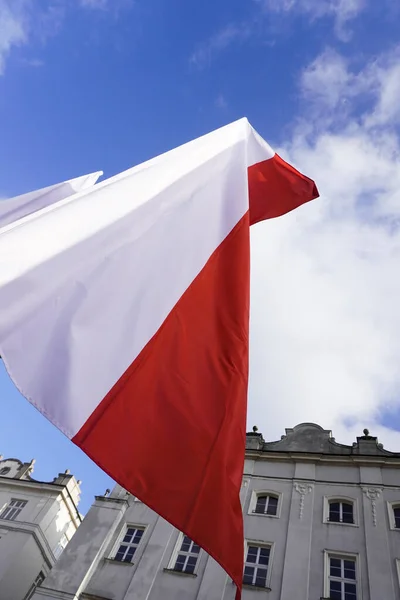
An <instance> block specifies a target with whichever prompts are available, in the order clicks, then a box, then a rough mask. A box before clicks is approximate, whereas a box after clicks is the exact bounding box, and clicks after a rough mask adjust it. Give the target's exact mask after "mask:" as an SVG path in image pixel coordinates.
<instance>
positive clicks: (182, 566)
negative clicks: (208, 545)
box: [173, 535, 200, 574]
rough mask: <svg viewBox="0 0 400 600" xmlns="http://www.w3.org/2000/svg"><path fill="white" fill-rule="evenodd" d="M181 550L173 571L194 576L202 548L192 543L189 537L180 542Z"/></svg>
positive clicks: (185, 536)
mask: <svg viewBox="0 0 400 600" xmlns="http://www.w3.org/2000/svg"><path fill="white" fill-rule="evenodd" d="M178 544H179V549H178V553H177V556H176V559H175V562H174V564H173V570H174V571H179V572H180V573H189V574H193V573H194V570H195V568H196V564H197V561H198V558H199V554H200V546H198V545H197V544H195V543H194V542H192V540H191V539H190V538H188V536H187V535H184V536H183V537H182V540H181V541H180V542H178Z"/></svg>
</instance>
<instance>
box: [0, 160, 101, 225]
mask: <svg viewBox="0 0 400 600" xmlns="http://www.w3.org/2000/svg"><path fill="white" fill-rule="evenodd" d="M100 175H103V171H98V172H97V173H90V174H89V175H83V176H82V177H76V178H75V179H69V180H68V181H63V182H62V183H57V184H56V185H50V186H48V187H45V188H42V189H41V190H36V191H34V192H28V194H22V195H21V196H15V197H14V198H7V199H6V200H1V201H0V228H2V227H5V226H6V225H9V224H10V223H14V222H15V221H18V220H19V219H22V218H23V217H26V216H27V215H30V214H32V213H34V212H36V211H38V210H40V209H41V208H44V207H45V206H49V205H50V204H54V203H55V202H58V201H59V200H63V198H68V197H69V196H72V195H73V194H76V192H79V191H81V190H86V189H88V188H90V187H91V186H93V185H94V184H95V183H96V181H97V180H98V178H99V177H100Z"/></svg>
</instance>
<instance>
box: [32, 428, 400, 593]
mask: <svg viewBox="0 0 400 600" xmlns="http://www.w3.org/2000/svg"><path fill="white" fill-rule="evenodd" d="M160 451H162V449H160ZM241 500H242V506H243V514H244V524H245V548H244V559H245V567H244V575H243V581H244V591H243V597H244V599H245V600H247V599H249V600H250V599H253V598H254V599H256V598H263V597H265V598H268V599H269V600H320V599H331V600H361V599H362V600H399V599H400V587H399V574H400V453H392V452H389V451H387V450H385V449H384V448H383V447H382V445H381V444H379V443H378V440H377V438H375V437H373V436H370V435H369V432H368V431H367V430H365V431H364V435H362V436H360V437H358V438H357V440H356V441H355V442H354V443H353V445H351V446H347V445H344V444H340V443H337V442H336V441H335V439H334V438H333V437H332V434H331V432H330V431H328V430H324V429H322V428H321V427H319V426H318V425H315V424H312V423H304V424H301V425H298V426H297V427H295V428H293V429H287V430H286V434H285V435H284V436H282V438H281V440H279V441H276V442H265V441H264V439H263V437H262V435H261V434H259V433H257V431H253V432H252V433H249V434H247V444H246V461H245V469H244V475H243V484H242V490H241ZM234 595H235V588H234V585H233V583H232V581H231V580H230V579H229V578H228V577H227V576H226V574H225V573H224V571H223V570H222V569H221V568H220V567H219V566H218V565H217V564H216V563H215V561H214V560H213V559H211V558H210V557H209V556H207V554H206V553H205V552H204V551H202V550H201V549H200V548H199V547H198V546H197V545H196V544H194V543H193V542H192V541H191V540H190V539H188V538H186V537H185V536H183V535H182V534H181V533H180V532H179V531H177V530H175V529H174V528H173V527H172V526H171V525H169V524H168V523H167V522H166V521H164V520H163V519H162V518H160V517H159V516H158V515H157V514H155V513H154V512H153V511H151V510H150V509H149V508H147V507H146V506H145V505H144V504H142V503H141V502H140V501H138V500H137V499H135V498H134V497H132V496H131V495H130V494H128V493H127V492H126V491H125V490H124V489H122V488H121V487H120V486H118V485H117V486H116V487H115V488H114V490H113V491H112V493H111V494H110V493H109V492H108V491H107V493H106V494H105V495H104V496H98V497H96V499H95V502H94V504H93V506H92V508H91V509H90V511H89V513H88V515H87V517H86V518H85V520H84V522H83V524H82V526H81V527H80V528H79V530H78V532H77V534H76V535H75V536H74V538H73V540H72V541H71V543H70V544H69V545H68V547H67V548H66V550H65V551H64V552H63V554H62V555H61V557H60V559H59V560H58V562H57V564H56V565H55V567H54V568H53V569H52V571H51V572H50V574H49V576H48V577H47V578H46V579H45V581H44V582H43V584H42V585H41V587H39V588H37V590H36V592H35V594H34V596H33V598H34V600H49V599H51V600H61V599H63V600H67V599H68V600H78V599H79V600H180V599H182V600H232V599H233V598H234Z"/></svg>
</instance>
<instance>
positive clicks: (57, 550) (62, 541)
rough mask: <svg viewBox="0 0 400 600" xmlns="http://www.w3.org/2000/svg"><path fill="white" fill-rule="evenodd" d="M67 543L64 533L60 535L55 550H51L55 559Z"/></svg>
mask: <svg viewBox="0 0 400 600" xmlns="http://www.w3.org/2000/svg"><path fill="white" fill-rule="evenodd" d="M67 544H68V538H67V536H66V535H65V534H63V535H62V536H61V539H60V541H59V542H58V544H57V546H56V547H55V550H54V552H53V554H54V557H55V559H56V560H57V559H58V558H59V557H60V556H61V554H62V551H63V550H64V548H65V546H66V545H67Z"/></svg>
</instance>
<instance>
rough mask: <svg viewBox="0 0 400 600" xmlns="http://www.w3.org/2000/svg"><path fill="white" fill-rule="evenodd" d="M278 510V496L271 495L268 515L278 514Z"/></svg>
mask: <svg viewBox="0 0 400 600" xmlns="http://www.w3.org/2000/svg"><path fill="white" fill-rule="evenodd" d="M277 510H278V498H275V497H274V496H269V500H268V508H267V514H268V515H276V513H277Z"/></svg>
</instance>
